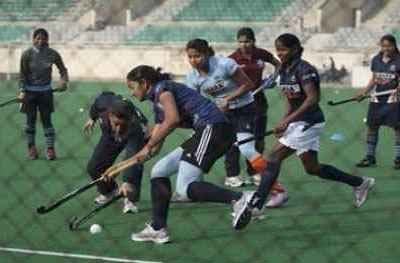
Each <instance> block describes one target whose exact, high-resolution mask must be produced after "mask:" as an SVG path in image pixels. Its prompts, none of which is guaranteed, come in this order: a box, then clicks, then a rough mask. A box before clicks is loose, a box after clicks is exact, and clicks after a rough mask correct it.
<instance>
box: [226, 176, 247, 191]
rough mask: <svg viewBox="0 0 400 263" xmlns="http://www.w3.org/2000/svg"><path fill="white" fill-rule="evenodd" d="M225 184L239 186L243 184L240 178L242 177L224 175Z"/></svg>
mask: <svg viewBox="0 0 400 263" xmlns="http://www.w3.org/2000/svg"><path fill="white" fill-rule="evenodd" d="M224 184H225V185H226V186H229V187H234V188H236V187H241V186H243V185H244V181H243V179H242V177H240V176H239V175H238V176H232V177H226V178H225V183H224Z"/></svg>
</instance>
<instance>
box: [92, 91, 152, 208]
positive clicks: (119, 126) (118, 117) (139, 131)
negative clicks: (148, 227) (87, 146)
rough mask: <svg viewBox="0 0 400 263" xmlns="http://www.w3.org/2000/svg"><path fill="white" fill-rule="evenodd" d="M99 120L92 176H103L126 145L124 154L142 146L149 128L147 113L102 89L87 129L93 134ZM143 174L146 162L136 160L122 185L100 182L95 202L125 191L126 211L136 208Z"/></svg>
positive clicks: (128, 153) (94, 177)
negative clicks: (98, 134)
mask: <svg viewBox="0 0 400 263" xmlns="http://www.w3.org/2000/svg"><path fill="white" fill-rule="evenodd" d="M96 122H99V123H100V127H101V137H100V141H99V142H98V143H97V145H96V147H95V149H94V152H93V154H92V156H91V158H90V160H89V162H88V164H87V172H88V173H89V175H90V177H91V178H92V179H93V180H96V179H97V178H99V177H101V176H102V174H103V172H104V171H106V170H107V169H108V168H109V167H110V166H112V165H113V163H114V161H115V159H116V158H117V157H118V155H119V154H120V153H121V152H122V151H123V150H124V149H125V158H129V157H131V156H133V155H134V154H136V153H137V152H138V151H139V150H140V149H142V147H143V146H144V143H145V134H146V130H147V127H146V125H147V119H146V117H145V116H144V115H143V114H142V113H141V112H140V111H139V110H138V109H137V108H136V107H135V106H134V105H133V103H132V102H130V101H129V100H127V99H126V98H123V97H122V96H119V95H116V94H114V93H113V92H103V93H101V94H100V95H99V96H98V97H97V98H96V99H95V102H94V103H93V105H92V106H91V108H90V119H89V120H88V121H87V122H86V124H85V126H84V132H85V133H86V134H90V133H91V132H92V131H93V128H94V126H95V123H96ZM142 174H143V165H141V164H137V165H134V166H132V167H130V168H129V169H127V170H126V171H124V174H123V181H124V183H123V184H122V185H121V187H120V189H118V185H117V183H116V182H115V181H113V180H111V181H109V182H104V181H102V182H100V183H99V184H98V185H97V189H98V191H99V193H100V195H99V196H98V197H96V199H95V203H97V204H103V203H105V202H107V201H108V200H110V199H111V198H113V197H114V196H115V195H117V194H118V193H119V192H122V194H123V195H124V196H125V198H124V207H123V213H128V212H133V213H135V212H137V211H138V209H137V206H136V205H135V202H137V201H139V198H140V188H141V181H142Z"/></svg>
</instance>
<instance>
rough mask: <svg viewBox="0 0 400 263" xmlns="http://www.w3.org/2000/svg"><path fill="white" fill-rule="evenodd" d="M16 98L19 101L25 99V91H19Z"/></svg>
mask: <svg viewBox="0 0 400 263" xmlns="http://www.w3.org/2000/svg"><path fill="white" fill-rule="evenodd" d="M17 99H18V100H19V101H23V100H24V99H25V92H23V91H21V92H20V93H19V94H18V95H17Z"/></svg>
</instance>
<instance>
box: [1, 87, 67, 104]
mask: <svg viewBox="0 0 400 263" xmlns="http://www.w3.org/2000/svg"><path fill="white" fill-rule="evenodd" d="M51 92H53V93H55V92H62V90H60V89H52V90H51ZM20 102H22V103H23V102H24V101H23V100H21V99H19V98H12V99H9V100H7V101H5V102H3V103H0V108H1V107H4V106H7V105H10V104H14V103H20Z"/></svg>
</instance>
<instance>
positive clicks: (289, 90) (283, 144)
mask: <svg viewBox="0 0 400 263" xmlns="http://www.w3.org/2000/svg"><path fill="white" fill-rule="evenodd" d="M275 47H276V51H277V53H278V57H279V59H280V60H281V62H282V68H281V71H280V88H281V89H282V91H283V93H284V94H285V95H286V98H287V101H288V111H287V114H286V115H285V116H284V117H283V119H282V120H281V121H280V122H279V124H278V125H277V126H276V127H275V129H274V131H275V134H276V135H277V137H279V142H278V143H277V144H276V145H275V146H274V148H273V150H272V152H271V153H270V155H269V159H268V160H269V162H268V166H267V168H266V170H265V172H264V173H263V174H262V179H261V184H260V186H259V188H258V190H257V192H256V193H255V194H254V195H253V196H252V199H251V201H250V202H249V203H248V204H247V205H246V209H241V210H240V211H243V213H244V215H243V216H244V217H247V216H248V211H246V210H249V211H251V210H252V209H255V208H256V209H261V208H262V207H263V205H264V203H265V200H266V198H267V195H268V193H269V191H270V190H271V188H272V185H273V183H274V181H275V180H276V179H277V178H278V175H279V171H280V167H281V164H282V162H283V161H284V160H285V159H286V158H287V157H289V156H291V155H292V154H293V153H296V155H297V156H298V157H299V158H300V160H301V161H302V163H303V166H304V169H305V171H306V172H307V173H308V174H311V175H315V176H318V177H319V178H322V179H325V180H333V181H336V182H341V183H345V184H347V185H349V186H351V187H353V191H354V196H355V202H354V205H355V206H356V207H360V206H361V205H362V204H363V203H364V202H365V200H366V199H367V195H368V191H369V190H370V189H371V188H372V186H373V185H374V183H375V180H374V179H373V178H368V177H358V176H353V175H350V174H347V173H345V172H343V171H341V170H339V169H337V168H336V167H333V166H331V165H328V164H322V163H319V161H318V151H319V137H320V134H321V133H322V129H323V127H324V126H325V119H324V115H323V113H322V111H321V108H320V107H319V105H318V102H319V99H320V95H321V90H320V81H319V75H318V72H317V70H316V69H315V68H314V67H313V66H312V65H310V64H309V63H308V62H307V61H304V60H303V59H302V53H303V47H302V46H301V44H300V41H299V39H298V38H297V37H296V36H295V35H292V34H283V35H280V36H279V37H278V38H277V39H276V40H275ZM266 190H267V191H266ZM236 217H238V218H237V219H236V221H234V222H240V217H241V214H240V213H237V214H236Z"/></svg>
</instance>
